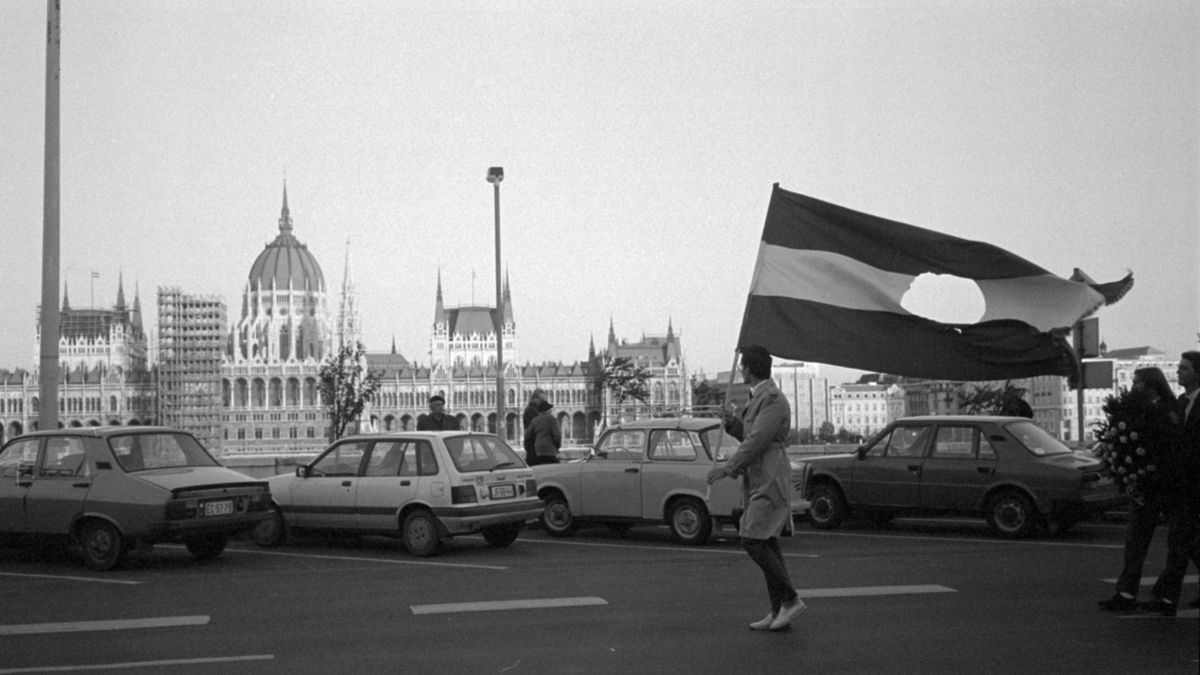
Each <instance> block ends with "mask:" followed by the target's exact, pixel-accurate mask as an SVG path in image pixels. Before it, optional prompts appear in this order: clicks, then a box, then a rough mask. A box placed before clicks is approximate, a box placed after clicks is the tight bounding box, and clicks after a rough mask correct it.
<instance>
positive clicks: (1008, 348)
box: [738, 184, 1133, 380]
mask: <svg viewBox="0 0 1200 675" xmlns="http://www.w3.org/2000/svg"><path fill="white" fill-rule="evenodd" d="M925 273H932V274H939V275H952V276H954V277H961V278H963V279H969V280H972V281H973V282H974V283H975V285H976V286H977V287H978V289H979V292H980V293H981V294H982V296H983V301H984V304H985V308H984V312H983V316H982V317H981V318H980V320H979V321H978V322H976V323H968V324H954V323H942V322H939V321H935V320H933V319H929V318H926V317H923V316H919V315H916V314H913V313H912V312H910V311H909V310H907V309H905V308H904V307H902V306H901V301H902V300H903V298H904V295H905V294H906V293H908V292H909V289H910V287H911V286H912V284H913V282H914V281H915V280H916V279H917V277H919V276H920V275H922V274H925ZM1132 285H1133V275H1132V273H1130V274H1129V275H1127V276H1126V277H1125V278H1124V279H1121V280H1120V281H1117V282H1112V283H1109V284H1097V283H1094V282H1092V281H1091V279H1090V278H1088V277H1087V275H1085V274H1083V273H1081V272H1078V271H1077V273H1076V274H1075V275H1073V277H1072V279H1064V278H1062V277H1058V276H1055V275H1053V274H1051V273H1050V272H1047V271H1046V270H1044V269H1042V268H1041V267H1038V266H1037V265H1034V264H1033V263H1031V262H1029V261H1027V260H1025V259H1023V258H1020V257H1018V256H1015V255H1013V254H1011V253H1009V252H1008V251H1005V250H1003V249H1001V248H998V247H996V246H992V245H991V244H985V243H982V242H976V241H969V240H966V239H959V238H957V237H952V236H949V235H945V234H940V233H937V232H933V231H930V230H925V229H922V228H919V227H913V226H912V225H905V224H904V223H898V222H895V221H891V220H886V219H883V218H877V217H875V216H870V215H867V214H865V213H859V212H857V211H852V210H850V209H846V208H843V207H840V206H837V205H834V204H830V203H827V202H823V201H820V200H817V199H813V198H811V197H806V196H804V195H800V194H796V193H792V192H788V191H786V190H783V189H780V187H779V185H778V184H776V185H775V187H774V190H773V192H772V194H771V204H770V206H769V208H768V209H767V221H766V224H765V226H764V227H763V236H762V243H761V245H760V246H759V252H758V261H757V264H756V266H755V270H754V278H753V280H752V281H751V285H750V296H749V298H748V299H747V301H746V312H745V316H744V318H743V320H742V329H741V333H740V335H739V337H738V347H739V348H741V347H744V346H747V345H750V344H760V345H762V346H764V347H766V348H767V350H768V351H769V352H771V353H772V354H774V355H776V356H779V357H782V358H789V359H797V360H804V361H815V362H818V363H828V364H832V365H840V366H846V367H850V368H860V369H864V370H872V371H879V372H886V373H894V374H898V375H908V376H912V377H928V378H936V379H948V380H999V379H1008V378H1020V377H1031V376H1034V375H1070V374H1071V372H1072V370H1073V367H1074V366H1073V363H1074V356H1073V354H1072V352H1071V347H1070V345H1069V344H1068V342H1067V340H1066V339H1065V338H1066V337H1067V336H1068V335H1069V332H1070V328H1071V326H1072V325H1073V324H1074V323H1075V322H1077V321H1078V320H1079V319H1081V318H1083V317H1084V316H1087V315H1088V314H1090V313H1091V312H1093V311H1095V310H1096V308H1098V307H1100V306H1101V305H1104V304H1106V303H1112V302H1116V301H1117V300H1118V299H1119V298H1120V297H1121V296H1122V295H1124V294H1125V293H1126V292H1127V291H1128V290H1129V288H1130V287H1132Z"/></svg>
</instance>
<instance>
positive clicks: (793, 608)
mask: <svg viewBox="0 0 1200 675" xmlns="http://www.w3.org/2000/svg"><path fill="white" fill-rule="evenodd" d="M806 609H808V605H805V604H804V601H803V600H801V599H800V598H796V600H795V602H793V603H792V604H790V605H784V606H783V607H780V608H779V616H777V617H775V620H774V621H772V622H771V625H770V626H769V629H770V630H783V629H784V628H787V627H788V626H789V625H790V624H791V623H792V619H795V618H796V617H798V616H800V613H801V612H803V611H804V610H806Z"/></svg>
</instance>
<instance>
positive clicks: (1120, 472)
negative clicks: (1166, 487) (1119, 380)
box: [1094, 389, 1167, 503]
mask: <svg viewBox="0 0 1200 675" xmlns="http://www.w3.org/2000/svg"><path fill="white" fill-rule="evenodd" d="M1102 409H1103V410H1104V414H1105V417H1106V419H1105V421H1103V422H1097V423H1095V425H1094V427H1095V429H1096V438H1098V439H1100V442H1099V445H1098V448H1097V456H1098V457H1100V459H1101V460H1103V461H1104V462H1105V464H1106V465H1107V469H1108V473H1109V475H1111V476H1112V478H1113V480H1114V482H1116V484H1117V487H1118V488H1120V490H1121V492H1123V493H1125V494H1128V495H1129V496H1130V497H1131V498H1132V499H1134V500H1135V501H1138V502H1139V503H1140V502H1142V501H1143V500H1144V499H1145V496H1146V494H1147V493H1148V492H1152V491H1153V489H1154V487H1155V485H1156V484H1157V483H1158V480H1159V476H1160V471H1159V468H1160V460H1161V458H1160V457H1159V456H1158V454H1159V451H1158V448H1160V447H1162V444H1163V443H1164V442H1165V441H1166V440H1167V439H1164V438H1160V436H1161V435H1162V434H1163V430H1164V429H1165V428H1167V427H1166V423H1167V421H1166V420H1165V418H1164V415H1163V412H1162V408H1160V407H1158V406H1155V404H1154V396H1153V394H1152V393H1150V392H1148V391H1145V390H1129V389H1122V390H1121V392H1120V393H1119V394H1117V395H1116V396H1108V397H1106V398H1105V399H1104V406H1103V408H1102Z"/></svg>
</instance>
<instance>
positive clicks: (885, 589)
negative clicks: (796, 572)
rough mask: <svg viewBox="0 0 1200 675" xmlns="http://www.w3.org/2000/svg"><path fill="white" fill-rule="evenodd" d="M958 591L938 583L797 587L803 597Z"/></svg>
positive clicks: (848, 596)
mask: <svg viewBox="0 0 1200 675" xmlns="http://www.w3.org/2000/svg"><path fill="white" fill-rule="evenodd" d="M957 592H958V591H957V590H955V589H953V588H947V587H946V586H938V585H937V584H918V585H914V586H857V587H850V588H797V589H796V593H797V594H799V595H800V597H802V598H857V597H864V596H873V595H918V594H922V593H957Z"/></svg>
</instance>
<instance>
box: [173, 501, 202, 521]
mask: <svg viewBox="0 0 1200 675" xmlns="http://www.w3.org/2000/svg"><path fill="white" fill-rule="evenodd" d="M199 509H200V502H199V500H196V499H187V500H180V501H174V502H170V503H168V504H167V520H184V519H187V518H195V517H196V513H197V511H198V510H199Z"/></svg>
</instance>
